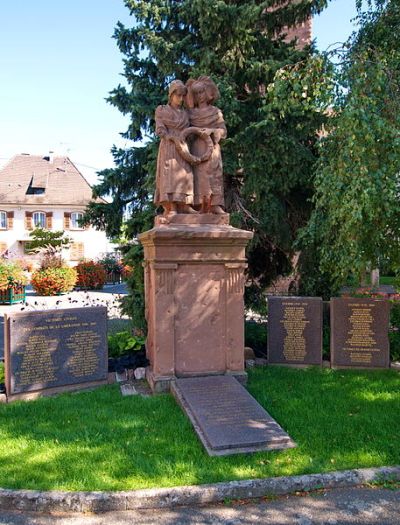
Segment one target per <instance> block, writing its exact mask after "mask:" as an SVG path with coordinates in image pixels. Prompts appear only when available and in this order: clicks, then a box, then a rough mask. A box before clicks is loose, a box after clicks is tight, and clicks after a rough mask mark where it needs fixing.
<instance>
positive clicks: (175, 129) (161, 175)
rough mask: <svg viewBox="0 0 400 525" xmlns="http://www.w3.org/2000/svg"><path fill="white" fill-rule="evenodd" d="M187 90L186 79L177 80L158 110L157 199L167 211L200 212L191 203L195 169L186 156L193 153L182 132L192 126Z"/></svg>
mask: <svg viewBox="0 0 400 525" xmlns="http://www.w3.org/2000/svg"><path fill="white" fill-rule="evenodd" d="M186 94H187V88H186V87H185V85H184V84H183V82H181V81H180V80H174V81H173V82H171V84H170V86H169V90H168V105H166V106H158V107H157V109H156V114H155V119H156V134H157V135H158V136H159V137H161V142H160V147H159V150H158V158H157V175H156V192H155V196H154V202H155V203H156V204H157V205H158V206H159V205H161V206H162V207H163V208H164V213H165V214H167V215H175V214H176V213H197V212H196V211H195V210H194V209H193V208H192V207H191V204H193V170H192V167H191V165H190V163H189V161H188V160H187V159H186V158H185V157H184V156H183V154H184V153H189V151H188V148H187V144H186V143H185V142H184V136H182V132H183V131H184V130H186V129H187V128H189V116H188V111H187V110H186V109H184V108H183V107H182V104H183V100H184V97H185V95H186ZM186 150H187V151H186ZM182 151H183V152H184V153H183V154H182ZM187 156H188V155H187ZM190 160H192V161H193V162H197V160H198V159H197V158H192V157H190Z"/></svg>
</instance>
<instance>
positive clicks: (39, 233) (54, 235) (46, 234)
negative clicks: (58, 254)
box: [26, 228, 71, 252]
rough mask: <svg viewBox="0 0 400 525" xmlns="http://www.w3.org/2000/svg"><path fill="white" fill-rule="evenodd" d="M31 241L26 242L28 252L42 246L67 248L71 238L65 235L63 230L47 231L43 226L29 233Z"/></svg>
mask: <svg viewBox="0 0 400 525" xmlns="http://www.w3.org/2000/svg"><path fill="white" fill-rule="evenodd" d="M29 237H31V239H32V240H31V241H29V242H27V243H26V249H27V251H28V252H35V251H37V250H40V249H42V248H45V249H46V248H49V247H50V248H58V249H60V250H61V248H68V246H69V245H70V244H71V239H70V238H69V237H68V236H66V235H65V232H64V231H63V230H59V231H49V230H44V229H43V228H35V229H34V230H32V231H31V232H30V233H29Z"/></svg>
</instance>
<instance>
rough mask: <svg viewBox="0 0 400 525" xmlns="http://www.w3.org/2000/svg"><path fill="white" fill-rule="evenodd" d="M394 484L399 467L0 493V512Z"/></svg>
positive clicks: (154, 504) (141, 505)
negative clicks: (156, 485)
mask: <svg viewBox="0 0 400 525" xmlns="http://www.w3.org/2000/svg"><path fill="white" fill-rule="evenodd" d="M393 480H394V481H400V466H395V467H380V468H364V469H354V470H342V471H336V472H329V473H325V474H310V475H302V476H286V477H284V476H282V477H277V478H261V479H253V480H244V481H229V482H226V483H215V484H209V485H197V486H196V485H191V486H182V487H171V488H163V489H143V490H132V491H120V492H62V491H38V490H8V489H0V509H1V510H10V509H12V510H25V511H36V512H49V511H52V512H53V511H54V512H55V511H57V512H107V511H117V510H133V509H155V508H168V507H173V506H178V505H204V504H210V503H217V502H221V501H224V500H226V499H248V498H260V497H263V496H278V495H284V494H291V493H293V492H298V491H301V492H303V491H310V490H317V489H322V488H326V489H333V488H338V487H353V486H355V485H365V484H367V483H372V482H377V481H380V482H383V481H393Z"/></svg>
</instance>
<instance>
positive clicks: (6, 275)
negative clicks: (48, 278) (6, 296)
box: [0, 260, 28, 291]
mask: <svg viewBox="0 0 400 525" xmlns="http://www.w3.org/2000/svg"><path fill="white" fill-rule="evenodd" d="M27 282H28V279H27V277H26V275H25V273H24V270H23V269H22V267H21V266H20V265H19V264H17V263H15V262H9V261H4V260H0V290H2V291H3V290H8V289H9V288H16V287H19V286H25V285H26V284H27Z"/></svg>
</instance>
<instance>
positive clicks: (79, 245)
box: [70, 242, 85, 261]
mask: <svg viewBox="0 0 400 525" xmlns="http://www.w3.org/2000/svg"><path fill="white" fill-rule="evenodd" d="M84 255H85V250H84V245H83V242H73V243H72V244H71V250H70V259H71V261H79V260H81V259H83V258H84Z"/></svg>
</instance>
